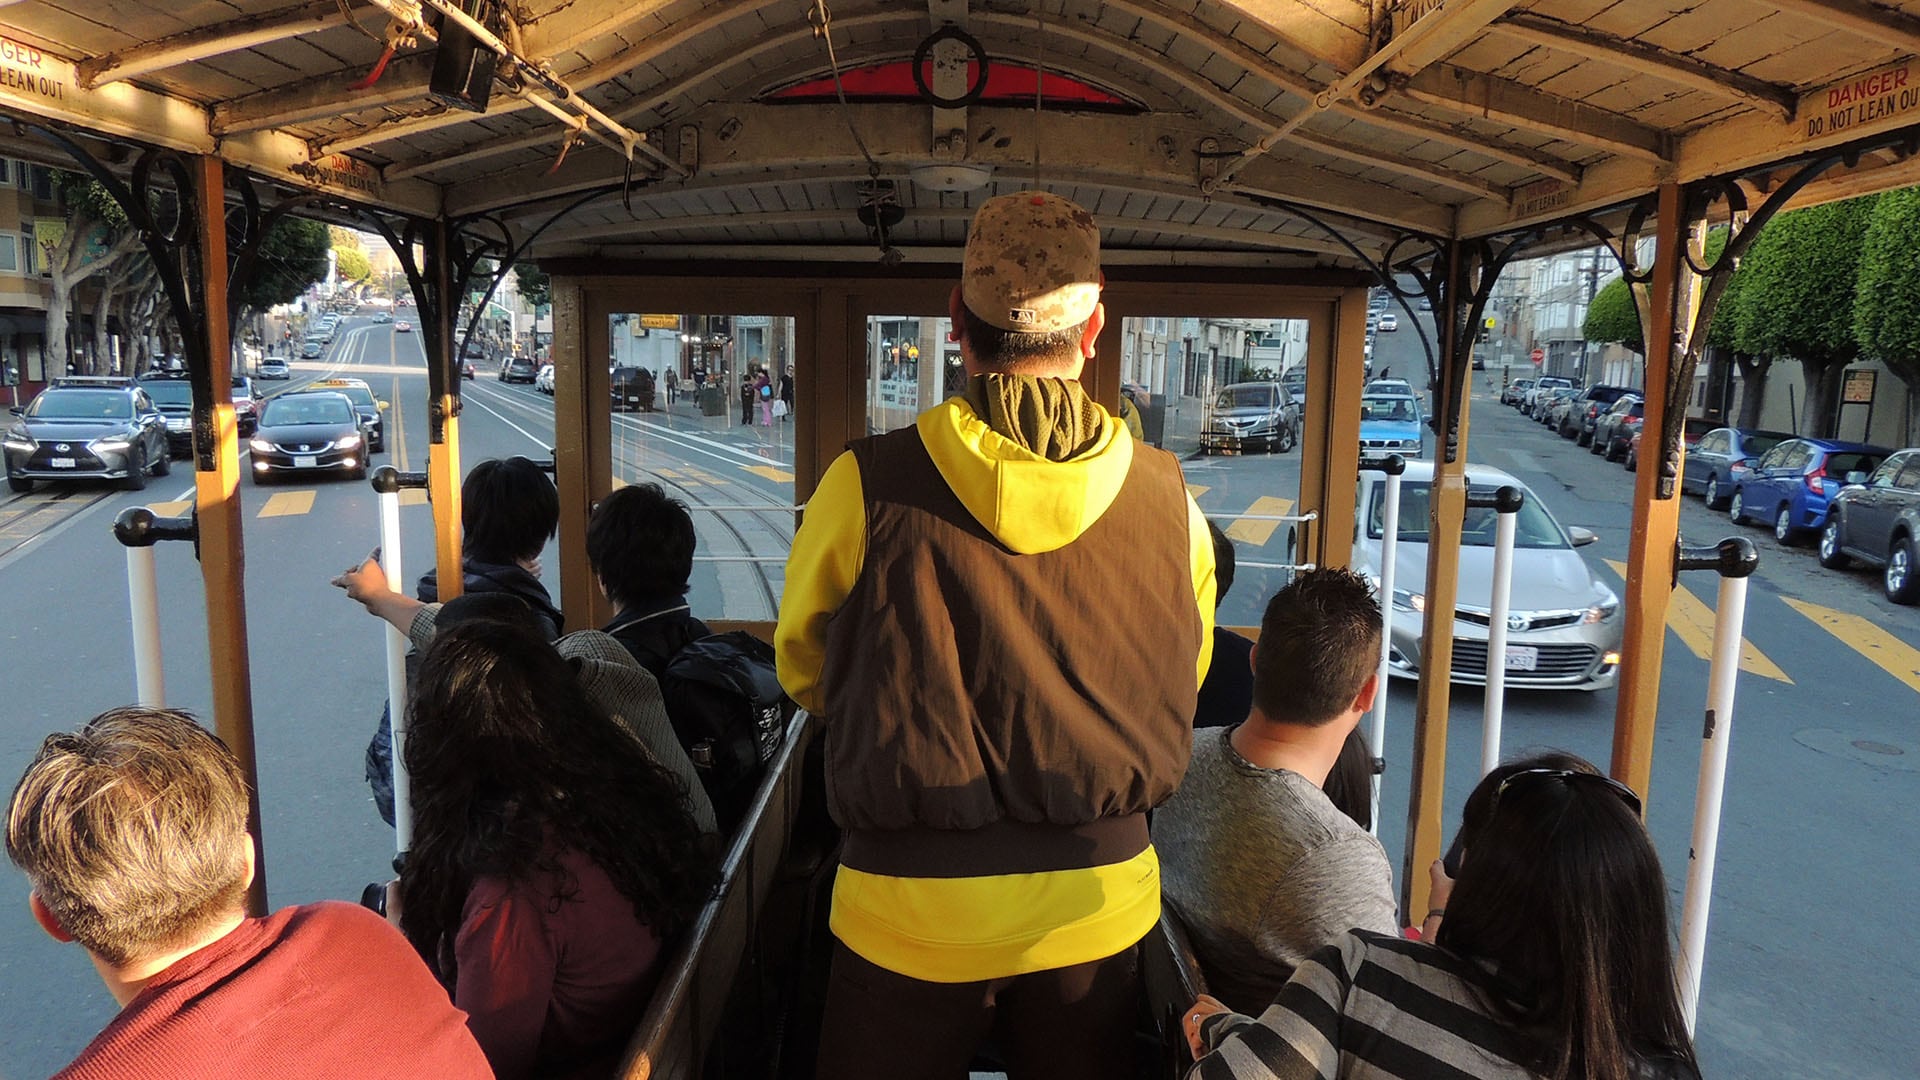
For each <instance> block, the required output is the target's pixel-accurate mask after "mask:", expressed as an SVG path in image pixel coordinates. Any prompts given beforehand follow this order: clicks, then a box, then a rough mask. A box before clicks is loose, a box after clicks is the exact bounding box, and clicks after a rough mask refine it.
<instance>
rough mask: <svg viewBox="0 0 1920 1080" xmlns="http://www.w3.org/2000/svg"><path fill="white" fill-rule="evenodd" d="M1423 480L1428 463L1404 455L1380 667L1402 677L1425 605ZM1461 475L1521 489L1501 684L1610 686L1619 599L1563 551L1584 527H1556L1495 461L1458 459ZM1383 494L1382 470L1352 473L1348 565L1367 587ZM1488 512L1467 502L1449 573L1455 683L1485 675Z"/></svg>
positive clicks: (1484, 484)
mask: <svg viewBox="0 0 1920 1080" xmlns="http://www.w3.org/2000/svg"><path fill="white" fill-rule="evenodd" d="M1432 483H1433V463H1432V462H1430V461H1409V462H1407V471H1406V474H1405V475H1404V476H1403V477H1402V479H1401V486H1400V545H1399V547H1398V548H1397V549H1396V552H1395V558H1394V582H1393V597H1392V604H1393V637H1392V648H1391V650H1390V651H1389V653H1388V659H1387V670H1388V671H1389V672H1391V673H1392V674H1394V675H1399V676H1403V677H1407V678H1413V677H1417V676H1418V675H1419V673H1420V663H1421V654H1420V631H1421V623H1422V621H1423V616H1424V613H1425V611H1426V607H1427V598H1426V581H1427V523H1428V516H1427V514H1428V510H1427V505H1428V504H1427V499H1428V494H1429V492H1430V491H1431V490H1432ZM1467 484H1468V486H1469V487H1470V488H1471V489H1473V490H1475V491H1482V490H1484V491H1492V490H1494V489H1496V488H1499V487H1503V486H1506V485H1508V484H1511V485H1513V486H1514V487H1517V488H1519V489H1520V490H1521V491H1522V492H1524V493H1525V494H1526V501H1525V502H1524V503H1522V504H1521V507H1520V512H1519V516H1518V520H1517V521H1515V523H1514V525H1515V539H1514V549H1513V591H1512V597H1513V601H1512V606H1511V608H1510V609H1509V611H1508V613H1507V655H1506V665H1507V685H1508V686H1510V687H1515V688H1527V689H1565V690H1604V689H1606V688H1607V687H1609V686H1612V685H1614V683H1615V681H1616V680H1617V679H1618V678H1619V674H1620V640H1621V636H1622V634H1623V633H1624V632H1625V621H1624V620H1623V619H1622V618H1621V617H1620V598H1619V597H1618V596H1616V595H1614V592H1613V590H1612V589H1610V588H1608V587H1607V586H1605V585H1603V584H1601V583H1600V582H1599V581H1597V580H1595V578H1594V576H1593V571H1592V570H1591V569H1590V568H1589V567H1588V566H1587V562H1586V560H1585V559H1583V558H1581V557H1580V555H1579V553H1578V552H1576V551H1574V550H1573V549H1574V548H1576V547H1585V546H1586V545H1588V544H1591V543H1593V542H1594V541H1595V540H1596V539H1598V537H1596V536H1595V535H1594V534H1593V533H1591V532H1589V531H1587V530H1586V529H1580V528H1574V529H1563V528H1561V526H1560V523H1559V522H1558V521H1556V520H1554V517H1553V514H1552V512H1550V511H1549V510H1548V509H1547V507H1546V505H1545V504H1544V503H1542V502H1541V501H1540V499H1539V497H1538V496H1537V495H1535V494H1534V493H1533V492H1532V491H1529V490H1527V486H1526V485H1525V484H1523V483H1521V482H1520V481H1519V480H1517V479H1515V478H1514V477H1512V476H1510V475H1508V474H1507V473H1504V472H1502V471H1500V470H1499V469H1495V468H1492V467H1489V466H1484V465H1468V466H1467ZM1385 500H1386V478H1385V477H1384V476H1383V475H1382V474H1380V473H1377V472H1362V473H1361V474H1360V485H1359V490H1358V502H1357V504H1356V505H1357V506H1358V507H1359V510H1360V524H1361V528H1360V529H1358V530H1357V531H1356V536H1355V539H1354V543H1353V568H1354V570H1355V571H1356V572H1358V573H1361V574H1363V575H1365V576H1366V577H1367V578H1368V580H1370V581H1373V582H1374V583H1375V584H1376V586H1377V585H1378V583H1379V580H1380V540H1381V537H1382V524H1381V523H1382V521H1383V520H1384V519H1385V511H1386V501H1385ZM1496 519H1497V515H1496V514H1495V513H1494V511H1493V510H1492V509H1490V508H1476V507H1468V508H1467V516H1466V521H1465V525H1464V527H1463V528H1462V530H1461V548H1460V569H1459V573H1458V574H1457V575H1456V577H1457V580H1458V583H1459V590H1460V592H1459V595H1458V596H1457V597H1456V598H1455V601H1454V619H1453V673H1452V674H1453V679H1452V681H1454V682H1457V683H1473V684H1481V683H1485V682H1486V677H1487V676H1486V671H1487V623H1488V610H1489V609H1490V607H1491V606H1492V603H1493V600H1492V597H1493V538H1494V528H1495V524H1496Z"/></svg>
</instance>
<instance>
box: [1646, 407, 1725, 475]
mask: <svg viewBox="0 0 1920 1080" xmlns="http://www.w3.org/2000/svg"><path fill="white" fill-rule="evenodd" d="M1646 430H1647V429H1646V425H1644V424H1642V425H1641V426H1639V427H1637V428H1634V429H1633V438H1632V439H1630V440H1629V441H1628V442H1627V457H1626V461H1625V462H1624V464H1625V465H1626V467H1627V471H1628V472H1638V471H1639V469H1640V436H1642V435H1644V434H1646ZM1712 430H1713V421H1711V420H1702V419H1699V418H1697V417H1692V416H1689V417H1687V418H1686V419H1685V420H1683V421H1681V422H1680V442H1681V444H1682V445H1684V446H1685V447H1686V448H1687V453H1688V454H1692V453H1693V448H1694V447H1696V446H1698V445H1700V440H1701V439H1702V438H1703V437H1705V435H1706V434H1707V432H1709V431H1712Z"/></svg>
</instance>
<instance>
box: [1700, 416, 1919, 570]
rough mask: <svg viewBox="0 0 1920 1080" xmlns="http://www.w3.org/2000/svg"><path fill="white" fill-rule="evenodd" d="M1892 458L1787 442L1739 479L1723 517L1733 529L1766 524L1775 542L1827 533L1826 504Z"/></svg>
mask: <svg viewBox="0 0 1920 1080" xmlns="http://www.w3.org/2000/svg"><path fill="white" fill-rule="evenodd" d="M1892 452H1893V451H1891V450H1889V449H1887V448H1886V447H1884V446H1871V445H1868V444H1867V443H1855V442H1839V441H1837V440H1833V439H1788V440H1787V441H1785V442H1783V443H1781V444H1780V445H1778V446H1775V447H1774V448H1773V449H1771V450H1769V451H1767V453H1766V456H1765V457H1762V458H1761V459H1760V461H1759V463H1758V464H1757V465H1754V466H1753V467H1752V468H1751V469H1748V470H1747V472H1746V473H1745V475H1743V476H1740V477H1739V478H1738V480H1737V481H1736V483H1735V487H1734V489H1733V501H1732V502H1731V503H1729V504H1728V513H1729V515H1730V516H1732V518H1733V520H1734V523H1735V524H1744V523H1745V522H1747V521H1749V520H1755V521H1760V522H1771V523H1772V525H1773V538H1774V539H1775V540H1778V541H1780V542H1781V543H1783V544H1793V543H1797V542H1798V541H1799V540H1800V539H1801V538H1802V537H1803V536H1806V535H1807V534H1809V533H1815V532H1819V531H1820V530H1821V529H1822V528H1824V527H1826V524H1827V506H1828V503H1829V501H1830V500H1831V499H1832V498H1833V497H1834V496H1835V495H1837V494H1839V493H1840V489H1841V488H1842V487H1844V486H1846V485H1847V484H1848V483H1856V484H1857V483H1863V482H1864V481H1865V478H1866V476H1867V474H1868V473H1871V472H1872V471H1873V470H1875V469H1877V468H1879V467H1880V463H1881V462H1882V461H1884V460H1886V457H1887V455H1888V454H1891V453H1892ZM1850 476H1852V477H1855V479H1852V480H1849V479H1848V478H1849V477H1850Z"/></svg>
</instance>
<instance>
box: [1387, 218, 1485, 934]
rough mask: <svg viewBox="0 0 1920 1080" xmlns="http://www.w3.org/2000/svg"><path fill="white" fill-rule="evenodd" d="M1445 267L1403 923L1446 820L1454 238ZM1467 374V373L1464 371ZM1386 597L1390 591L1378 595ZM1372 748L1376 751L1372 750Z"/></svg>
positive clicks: (1460, 476)
mask: <svg viewBox="0 0 1920 1080" xmlns="http://www.w3.org/2000/svg"><path fill="white" fill-rule="evenodd" d="M1447 257H1448V260H1449V265H1448V272H1447V277H1446V280H1445V282H1444V283H1443V284H1442V292H1441V299H1442V303H1441V304H1440V306H1439V307H1438V308H1437V309H1436V311H1435V314H1436V316H1437V318H1436V320H1435V322H1436V324H1437V327H1438V329H1439V332H1440V371H1441V379H1440V385H1439V387H1438V388H1437V389H1436V392H1435V394H1434V398H1435V400H1434V414H1435V415H1436V416H1441V417H1445V416H1447V415H1449V410H1450V409H1452V408H1454V405H1453V403H1452V402H1451V401H1450V400H1449V399H1450V398H1451V397H1452V396H1453V395H1455V394H1458V395H1459V398H1460V400H1459V404H1458V413H1459V416H1460V420H1459V438H1458V443H1457V447H1456V453H1455V454H1454V457H1453V460H1451V461H1449V460H1448V459H1447V444H1446V435H1445V432H1444V431H1443V432H1441V433H1439V435H1438V436H1437V437H1436V438H1435V444H1434V448H1433V463H1434V464H1433V485H1432V490H1431V493H1430V495H1429V497H1428V500H1427V507H1428V511H1427V513H1428V520H1427V536H1428V541H1427V584H1426V593H1425V596H1426V611H1425V615H1424V618H1423V620H1422V624H1421V634H1420V688H1419V692H1418V696H1417V699H1416V703H1415V705H1414V723H1413V761H1412V770H1413V775H1412V778H1411V783H1412V791H1411V793H1410V797H1409V798H1408V800H1407V855H1406V862H1405V865H1404V866H1403V867H1402V868H1401V880H1400V893H1401V896H1402V897H1403V900H1404V911H1405V915H1406V918H1407V920H1408V921H1409V922H1414V923H1417V922H1419V921H1420V917H1421V916H1422V915H1423V914H1425V912H1426V910H1427V907H1428V903H1427V901H1428V894H1429V892H1430V891H1431V890H1430V886H1429V883H1428V880H1427V867H1429V866H1431V865H1432V864H1433V861H1434V860H1435V859H1438V858H1439V857H1440V850H1441V840H1442V839H1443V837H1444V836H1445V830H1446V822H1445V820H1444V819H1443V817H1442V811H1443V800H1444V798H1445V796H1446V783H1447V709H1448V707H1449V705H1450V703H1451V700H1452V692H1453V612H1454V607H1455V602H1456V601H1457V599H1458V598H1459V594H1460V582H1459V570H1460V531H1461V528H1462V526H1463V524H1464V523H1465V521H1466V514H1467V425H1468V413H1467V403H1468V401H1469V400H1470V399H1471V397H1472V395H1471V394H1470V393H1468V388H1467V379H1466V378H1458V379H1456V378H1454V377H1453V366H1454V365H1456V364H1462V365H1464V364H1466V363H1467V356H1468V355H1469V351H1470V349H1471V348H1472V346H1471V345H1470V344H1468V343H1467V342H1470V341H1471V340H1472V339H1471V331H1469V336H1468V339H1467V341H1466V342H1463V341H1462V340H1460V338H1459V329H1460V328H1459V327H1458V326H1456V325H1455V324H1456V323H1457V322H1458V321H1459V320H1458V312H1459V311H1460V309H1461V308H1462V307H1464V306H1465V304H1466V302H1467V301H1466V297H1465V295H1464V294H1465V292H1466V289H1467V285H1466V276H1467V274H1468V272H1469V267H1467V266H1466V265H1464V264H1463V259H1462V255H1461V251H1460V248H1459V245H1457V244H1455V245H1451V246H1450V247H1449V249H1448V256H1447ZM1468 377H1469V378H1470V377H1471V376H1470V374H1469V376H1468ZM1384 602H1386V603H1392V602H1393V598H1392V597H1386V598H1384ZM1375 752H1376V753H1378V750H1376V751H1375Z"/></svg>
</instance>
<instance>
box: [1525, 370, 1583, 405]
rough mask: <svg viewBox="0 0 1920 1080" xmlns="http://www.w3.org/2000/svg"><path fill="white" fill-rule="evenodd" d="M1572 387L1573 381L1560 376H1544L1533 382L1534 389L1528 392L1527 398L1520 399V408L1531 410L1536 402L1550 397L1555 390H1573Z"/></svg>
mask: <svg viewBox="0 0 1920 1080" xmlns="http://www.w3.org/2000/svg"><path fill="white" fill-rule="evenodd" d="M1572 387H1573V380H1572V379H1566V378H1562V377H1560V376H1558V375H1543V376H1541V377H1540V378H1538V379H1535V380H1533V388H1532V389H1530V390H1528V391H1527V393H1526V396H1525V397H1522V398H1521V399H1520V408H1521V410H1522V411H1525V410H1526V409H1528V408H1531V407H1532V406H1533V403H1534V402H1536V401H1539V400H1540V399H1541V398H1543V397H1546V396H1548V395H1549V394H1551V393H1553V392H1554V391H1555V390H1559V389H1563V388H1566V389H1571V388H1572Z"/></svg>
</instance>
